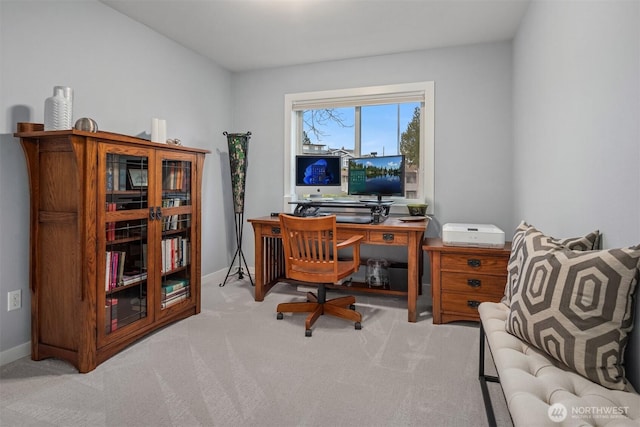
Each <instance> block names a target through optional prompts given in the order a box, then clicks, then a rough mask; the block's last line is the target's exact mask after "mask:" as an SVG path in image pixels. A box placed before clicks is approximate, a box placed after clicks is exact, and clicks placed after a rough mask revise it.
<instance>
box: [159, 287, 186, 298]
mask: <svg viewBox="0 0 640 427" xmlns="http://www.w3.org/2000/svg"><path fill="white" fill-rule="evenodd" d="M180 295H189V287H188V286H187V287H186V288H180V289H176V290H175V291H172V292H169V293H166V294H165V293H163V294H162V301H171V300H173V299H175V298H177V297H179V296H180Z"/></svg>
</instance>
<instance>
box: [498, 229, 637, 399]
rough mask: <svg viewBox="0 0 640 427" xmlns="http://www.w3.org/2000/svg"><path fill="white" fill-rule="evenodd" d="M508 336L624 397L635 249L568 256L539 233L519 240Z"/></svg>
mask: <svg viewBox="0 0 640 427" xmlns="http://www.w3.org/2000/svg"><path fill="white" fill-rule="evenodd" d="M523 240H524V242H523V244H524V246H525V247H527V248H535V251H533V253H529V252H527V251H524V253H523V256H522V259H521V265H520V271H519V275H518V278H517V279H516V281H517V283H515V284H514V286H513V294H512V296H511V306H510V308H511V309H510V312H509V316H508V318H507V324H506V330H507V332H509V333H511V334H513V335H515V336H517V337H518V338H521V339H522V340H524V341H525V342H527V343H529V344H531V345H533V346H535V347H536V348H538V349H540V350H542V351H544V352H545V353H547V354H548V355H550V356H551V357H553V358H554V359H556V360H558V361H561V362H562V363H564V364H565V365H566V366H568V367H570V368H571V369H573V370H575V371H576V372H578V373H579V374H580V375H583V376H585V377H586V378H589V379H590V380H592V381H594V382H596V383H598V384H601V385H603V386H605V387H608V388H611V389H618V390H624V389H625V388H626V386H627V380H626V378H625V377H624V368H623V356H624V349H625V347H626V344H627V336H628V333H629V331H631V329H632V328H633V319H632V317H633V298H632V297H633V293H634V290H635V288H636V283H637V280H638V271H639V268H640V247H636V248H625V249H609V250H601V251H572V250H570V249H567V248H566V247H565V246H563V245H561V244H560V243H557V242H554V239H553V238H551V237H549V236H545V235H544V234H543V233H541V232H540V231H538V230H535V229H529V230H528V231H527V232H526V233H525V235H524V236H523Z"/></svg>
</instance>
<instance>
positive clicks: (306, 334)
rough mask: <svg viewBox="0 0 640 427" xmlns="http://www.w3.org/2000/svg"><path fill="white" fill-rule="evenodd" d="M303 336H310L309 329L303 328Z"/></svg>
mask: <svg viewBox="0 0 640 427" xmlns="http://www.w3.org/2000/svg"><path fill="white" fill-rule="evenodd" d="M304 336H305V337H310V336H311V329H305V331H304Z"/></svg>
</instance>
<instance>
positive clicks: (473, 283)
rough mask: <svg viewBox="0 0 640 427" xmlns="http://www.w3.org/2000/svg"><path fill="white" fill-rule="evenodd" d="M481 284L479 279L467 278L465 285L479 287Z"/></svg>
mask: <svg viewBox="0 0 640 427" xmlns="http://www.w3.org/2000/svg"><path fill="white" fill-rule="evenodd" d="M481 284H482V281H481V280H478V279H467V285H469V286H471V287H472V288H479V287H480V285H481Z"/></svg>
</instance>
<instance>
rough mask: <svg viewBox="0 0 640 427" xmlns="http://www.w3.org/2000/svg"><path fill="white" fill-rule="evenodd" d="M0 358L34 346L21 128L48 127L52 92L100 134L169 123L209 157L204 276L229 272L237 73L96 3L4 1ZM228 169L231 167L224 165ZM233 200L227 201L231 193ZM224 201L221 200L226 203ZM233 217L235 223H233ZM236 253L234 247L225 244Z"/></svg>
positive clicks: (0, 15)
mask: <svg viewBox="0 0 640 427" xmlns="http://www.w3.org/2000/svg"><path fill="white" fill-rule="evenodd" d="M0 31H1V33H0V36H1V37H0V52H1V55H0V56H1V58H2V62H1V63H0V75H1V79H0V84H1V87H0V235H1V236H2V239H1V240H0V253H1V256H0V358H1V359H2V361H6V359H7V358H11V356H12V355H11V354H10V349H16V348H18V350H17V352H18V353H20V352H22V354H19V356H22V355H24V354H26V353H24V351H25V348H26V351H28V345H27V343H28V342H29V340H30V310H29V304H30V300H29V288H28V280H29V267H28V266H29V259H28V242H29V228H28V224H29V223H28V221H29V188H28V180H27V171H26V163H25V159H24V155H23V153H22V149H21V147H20V144H19V141H18V139H16V138H14V137H13V135H12V134H13V132H15V129H16V127H15V126H16V122H18V121H32V122H38V123H42V122H43V117H44V100H45V99H46V98H47V97H49V96H51V95H52V93H53V86H55V85H68V86H71V87H72V88H73V89H74V94H75V99H74V118H76V119H77V118H79V117H91V118H94V119H95V120H96V121H97V122H98V126H99V127H100V129H101V130H106V131H111V132H117V133H123V134H132V135H137V134H140V133H142V132H145V131H146V132H149V131H150V129H149V127H150V122H151V118H152V117H161V118H164V119H166V120H167V126H168V131H167V133H168V137H171V138H175V137H177V138H180V139H181V140H182V142H183V144H184V145H188V146H193V147H199V148H205V149H209V150H211V151H212V153H211V154H210V155H208V156H207V159H206V161H205V170H204V175H205V176H204V187H203V212H204V215H205V217H206V218H213V219H214V220H212V221H204V223H203V233H202V248H203V250H202V255H203V256H202V272H203V274H209V273H212V272H215V271H218V270H221V269H224V268H225V267H226V266H227V265H228V263H229V262H230V256H229V255H228V254H227V253H225V252H223V253H221V251H220V249H219V246H216V242H220V241H228V240H229V231H228V230H227V228H226V227H220V226H219V225H217V224H219V220H218V219H220V218H224V217H225V215H227V212H226V211H225V210H224V208H223V206H224V204H225V203H226V199H225V197H227V196H228V195H227V194H224V192H225V190H224V189H225V188H228V187H229V185H230V184H229V181H230V179H229V171H228V166H226V168H227V169H226V171H225V170H223V168H224V167H225V166H224V162H222V161H221V160H224V161H227V160H226V158H224V155H223V154H221V153H224V152H226V151H227V148H226V139H225V138H224V136H223V135H222V132H223V131H224V130H228V125H229V124H230V123H231V119H230V117H231V114H230V111H229V108H228V106H229V104H230V99H231V96H230V88H231V76H230V73H229V72H228V71H225V70H223V69H222V68H220V67H219V66H217V65H216V64H214V63H212V62H210V61H209V60H206V59H204V58H203V57H201V56H199V55H196V54H195V53H193V52H191V51H188V50H186V49H184V48H183V47H181V46H179V45H177V44H176V43H174V42H172V41H170V40H168V39H166V38H164V37H163V36H160V35H158V34H157V33H155V32H153V31H151V30H150V29H148V28H147V27H145V26H143V25H141V24H139V23H136V22H134V21H132V20H131V19H129V18H127V17H125V16H124V15H122V14H120V13H118V12H116V11H114V10H113V9H111V8H109V7H107V6H105V5H103V4H102V3H99V2H97V1H93V0H88V1H83V2H77V1H55V2H50V1H44V2H40V1H29V2H24V1H2V2H0ZM227 162H228V161H227ZM229 197H230V196H229ZM223 199H224V200H223ZM231 220H232V219H231ZM229 246H230V245H229ZM15 289H21V290H22V297H23V301H22V304H23V308H22V309H21V310H17V311H12V312H7V311H6V306H7V291H11V290H15Z"/></svg>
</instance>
